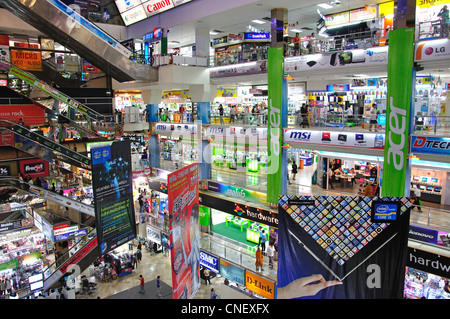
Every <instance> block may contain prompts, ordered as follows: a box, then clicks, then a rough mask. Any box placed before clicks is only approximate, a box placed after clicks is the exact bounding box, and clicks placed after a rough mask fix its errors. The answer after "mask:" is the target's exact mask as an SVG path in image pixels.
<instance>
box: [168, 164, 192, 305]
mask: <svg viewBox="0 0 450 319" xmlns="http://www.w3.org/2000/svg"><path fill="white" fill-rule="evenodd" d="M167 182H168V184H167V189H168V196H169V221H170V225H169V229H170V243H171V244H170V245H171V265H172V295H173V299H192V298H194V296H195V293H196V292H197V290H198V288H199V287H200V223H199V206H198V164H197V163H194V164H191V165H189V166H186V167H183V168H180V169H179V170H177V171H175V172H173V173H171V174H169V175H168V176H167Z"/></svg>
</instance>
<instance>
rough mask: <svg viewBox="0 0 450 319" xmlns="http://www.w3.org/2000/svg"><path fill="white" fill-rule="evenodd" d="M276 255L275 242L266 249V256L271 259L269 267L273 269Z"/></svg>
mask: <svg viewBox="0 0 450 319" xmlns="http://www.w3.org/2000/svg"><path fill="white" fill-rule="evenodd" d="M274 255H275V248H274V247H273V242H270V243H269V246H267V248H266V256H267V257H269V267H270V268H271V269H273V256H274Z"/></svg>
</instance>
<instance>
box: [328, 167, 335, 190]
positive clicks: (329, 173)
mask: <svg viewBox="0 0 450 319" xmlns="http://www.w3.org/2000/svg"><path fill="white" fill-rule="evenodd" d="M333 178H334V172H333V169H332V168H331V167H330V168H328V183H329V184H330V188H332V189H334V187H333Z"/></svg>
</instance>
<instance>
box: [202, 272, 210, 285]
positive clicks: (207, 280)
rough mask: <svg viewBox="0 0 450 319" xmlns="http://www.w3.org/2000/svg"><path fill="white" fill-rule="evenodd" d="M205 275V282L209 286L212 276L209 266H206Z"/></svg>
mask: <svg viewBox="0 0 450 319" xmlns="http://www.w3.org/2000/svg"><path fill="white" fill-rule="evenodd" d="M203 276H205V284H206V285H207V286H208V283H209V285H211V278H210V272H209V269H208V268H205V270H203Z"/></svg>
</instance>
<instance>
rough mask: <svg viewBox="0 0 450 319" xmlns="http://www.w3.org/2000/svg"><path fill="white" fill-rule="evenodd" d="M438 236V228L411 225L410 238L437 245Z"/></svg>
mask: <svg viewBox="0 0 450 319" xmlns="http://www.w3.org/2000/svg"><path fill="white" fill-rule="evenodd" d="M438 236H439V232H438V231H437V230H434V229H427V228H422V227H417V226H413V225H409V235H408V237H409V238H412V239H416V240H419V241H423V242H426V243H430V244H435V245H437V242H438Z"/></svg>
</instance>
